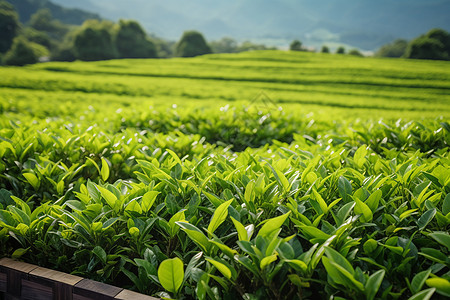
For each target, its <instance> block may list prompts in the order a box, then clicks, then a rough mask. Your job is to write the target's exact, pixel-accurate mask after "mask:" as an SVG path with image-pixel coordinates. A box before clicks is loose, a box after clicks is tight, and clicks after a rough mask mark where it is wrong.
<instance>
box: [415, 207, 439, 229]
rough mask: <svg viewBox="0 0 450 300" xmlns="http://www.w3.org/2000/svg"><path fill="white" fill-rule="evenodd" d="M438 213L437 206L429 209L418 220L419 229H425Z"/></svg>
mask: <svg viewBox="0 0 450 300" xmlns="http://www.w3.org/2000/svg"><path fill="white" fill-rule="evenodd" d="M435 215H436V208H433V209H429V210H427V211H426V212H425V213H423V215H422V216H421V217H420V218H419V220H417V226H418V227H419V230H424V229H425V227H427V225H428V223H430V222H431V220H433V218H434V216H435Z"/></svg>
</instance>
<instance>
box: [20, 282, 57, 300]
mask: <svg viewBox="0 0 450 300" xmlns="http://www.w3.org/2000/svg"><path fill="white" fill-rule="evenodd" d="M20 297H21V299H24V300H52V299H53V287H52V283H51V282H47V284H42V283H40V282H36V281H31V280H22V292H21V296H20Z"/></svg>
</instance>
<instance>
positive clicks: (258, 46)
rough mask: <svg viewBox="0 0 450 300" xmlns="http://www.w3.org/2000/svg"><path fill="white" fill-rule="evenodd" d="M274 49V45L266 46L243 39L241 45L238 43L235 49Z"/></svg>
mask: <svg viewBox="0 0 450 300" xmlns="http://www.w3.org/2000/svg"><path fill="white" fill-rule="evenodd" d="M275 49H276V48H275V47H267V46H266V45H263V44H254V43H252V42H249V41H245V42H243V43H242V44H241V45H239V47H238V49H237V50H238V52H244V51H255V50H275Z"/></svg>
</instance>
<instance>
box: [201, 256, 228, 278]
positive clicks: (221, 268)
mask: <svg viewBox="0 0 450 300" xmlns="http://www.w3.org/2000/svg"><path fill="white" fill-rule="evenodd" d="M206 260H207V261H209V262H210V263H211V264H212V265H213V266H214V267H216V269H217V270H219V272H220V273H222V275H223V276H225V277H226V278H227V279H231V270H230V268H228V267H227V266H226V265H224V264H223V263H221V262H218V261H216V260H214V259H212V258H206Z"/></svg>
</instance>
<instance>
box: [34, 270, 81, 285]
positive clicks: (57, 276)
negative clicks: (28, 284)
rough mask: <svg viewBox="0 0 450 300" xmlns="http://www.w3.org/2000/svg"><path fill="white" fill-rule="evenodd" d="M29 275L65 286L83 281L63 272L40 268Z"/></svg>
mask: <svg viewBox="0 0 450 300" xmlns="http://www.w3.org/2000/svg"><path fill="white" fill-rule="evenodd" d="M30 275H33V276H37V277H40V278H46V279H49V280H52V281H55V282H60V283H64V284H67V285H75V284H77V283H78V282H80V281H81V280H83V278H82V277H79V276H75V275H70V274H66V273H63V272H59V271H55V270H51V269H46V268H42V267H37V268H36V269H34V270H33V271H31V272H30Z"/></svg>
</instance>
